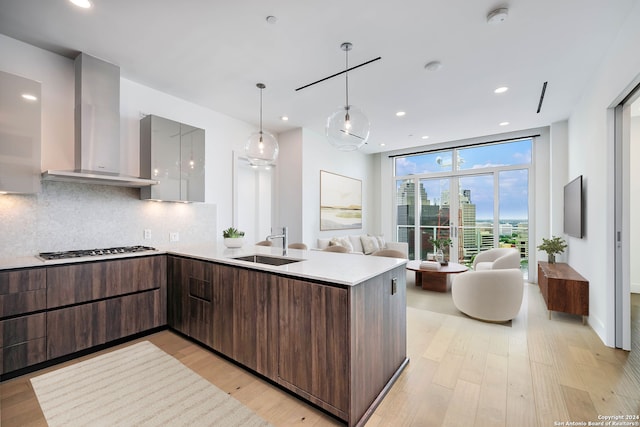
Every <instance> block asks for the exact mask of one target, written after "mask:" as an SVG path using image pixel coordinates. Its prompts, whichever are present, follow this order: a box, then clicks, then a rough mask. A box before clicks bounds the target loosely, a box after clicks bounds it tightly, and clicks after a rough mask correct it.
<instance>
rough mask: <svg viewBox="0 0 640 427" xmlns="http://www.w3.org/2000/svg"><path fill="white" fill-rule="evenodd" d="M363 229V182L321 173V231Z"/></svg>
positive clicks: (329, 173)
mask: <svg viewBox="0 0 640 427" xmlns="http://www.w3.org/2000/svg"><path fill="white" fill-rule="evenodd" d="M349 228H362V181H360V180H359V179H355V178H349V177H346V176H342V175H338V174H334V173H331V172H327V171H322V170H321V171H320V230H341V229H349Z"/></svg>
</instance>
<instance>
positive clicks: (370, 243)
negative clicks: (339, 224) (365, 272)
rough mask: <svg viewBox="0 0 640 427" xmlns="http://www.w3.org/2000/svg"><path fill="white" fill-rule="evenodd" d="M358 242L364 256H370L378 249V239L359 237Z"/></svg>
mask: <svg viewBox="0 0 640 427" xmlns="http://www.w3.org/2000/svg"><path fill="white" fill-rule="evenodd" d="M360 241H361V242H362V249H363V250H364V253H365V254H366V255H369V254H372V253H374V252H375V251H377V250H378V249H380V246H379V245H378V239H376V238H375V237H371V236H360Z"/></svg>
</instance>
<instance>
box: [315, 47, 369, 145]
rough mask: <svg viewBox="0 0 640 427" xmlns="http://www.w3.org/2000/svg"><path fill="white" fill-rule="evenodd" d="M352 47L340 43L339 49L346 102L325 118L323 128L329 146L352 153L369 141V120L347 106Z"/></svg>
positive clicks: (353, 107) (350, 106)
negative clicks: (342, 61)
mask: <svg viewBox="0 0 640 427" xmlns="http://www.w3.org/2000/svg"><path fill="white" fill-rule="evenodd" d="M352 48H353V45H352V44H351V43H349V42H345V43H342V44H341V45H340V49H342V50H344V52H345V59H346V66H345V73H344V75H345V92H346V102H345V104H344V106H341V107H339V108H338V110H337V111H336V112H334V113H333V114H332V115H330V116H329V117H328V118H327V126H326V128H325V131H326V135H327V138H328V139H329V142H330V143H331V145H333V146H334V147H336V148H337V149H338V150H341V151H353V150H357V149H359V148H361V147H362V146H363V145H364V144H365V143H366V142H367V139H369V119H367V116H365V115H364V113H363V112H362V111H360V110H359V109H358V108H357V107H355V106H353V105H350V104H349V51H350V50H351V49H352Z"/></svg>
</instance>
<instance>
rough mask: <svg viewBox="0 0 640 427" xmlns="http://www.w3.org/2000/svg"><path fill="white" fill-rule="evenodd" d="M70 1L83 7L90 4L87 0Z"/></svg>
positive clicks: (88, 6) (87, 7)
mask: <svg viewBox="0 0 640 427" xmlns="http://www.w3.org/2000/svg"><path fill="white" fill-rule="evenodd" d="M69 1H70V2H71V3H73V4H75V5H76V6H78V7H81V8H83V9H90V8H91V6H92V4H91V2H90V1H89V0H69Z"/></svg>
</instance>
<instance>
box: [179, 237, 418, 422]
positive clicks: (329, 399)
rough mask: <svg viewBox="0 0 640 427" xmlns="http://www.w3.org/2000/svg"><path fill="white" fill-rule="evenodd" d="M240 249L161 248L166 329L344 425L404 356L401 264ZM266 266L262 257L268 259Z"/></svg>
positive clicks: (378, 394) (378, 393) (376, 398)
mask: <svg viewBox="0 0 640 427" xmlns="http://www.w3.org/2000/svg"><path fill="white" fill-rule="evenodd" d="M288 252H289V253H288V255H287V256H286V258H291V259H296V260H300V261H298V262H293V263H290V264H286V265H270V264H264V263H258V262H251V261H243V260H237V259H235V258H238V257H245V256H250V255H256V254H257V255H260V256H266V257H273V258H276V261H278V258H282V257H283V256H282V249H279V248H273V247H271V248H269V247H258V246H246V247H244V248H240V249H227V248H224V247H221V246H217V247H200V248H188V249H186V248H181V249H180V250H171V251H169V252H168V259H167V271H168V295H167V301H168V324H169V326H170V327H171V328H173V329H175V330H177V331H179V332H181V333H183V334H185V335H188V336H190V337H192V338H193V339H195V340H197V341H199V342H201V343H202V344H204V345H206V346H208V347H210V348H211V349H213V350H214V351H216V352H219V353H221V354H223V355H225V356H227V357H229V358H230V359H232V360H234V361H236V362H238V363H239V364H241V365H243V366H244V367H246V368H248V369H250V370H251V371H253V372H256V373H258V374H260V375H262V376H264V377H265V378H267V379H269V380H271V381H272V382H274V383H276V384H278V385H279V386H281V387H283V388H285V389H287V390H289V391H291V392H293V393H295V394H296V395H298V396H300V397H302V398H303V399H305V400H307V401H308V402H311V403H313V404H314V405H316V406H318V407H320V408H322V409H324V410H325V411H327V412H329V413H331V414H333V415H334V416H336V417H337V418H339V419H341V420H343V421H345V422H346V423H347V424H348V425H349V426H355V425H364V423H365V422H366V420H367V419H368V417H369V416H370V414H371V413H373V410H374V409H375V407H376V406H377V405H378V404H379V402H380V401H381V400H382V398H383V397H384V395H385V394H386V392H387V391H388V390H389V388H390V387H391V385H392V384H393V382H394V381H395V379H396V378H397V376H398V375H399V374H400V372H401V371H402V369H403V368H404V367H405V366H406V364H407V363H408V359H407V357H406V286H405V280H406V279H405V278H406V274H405V263H406V260H400V259H394V258H385V257H370V256H363V255H351V254H337V253H327V252H321V251H303V250H292V249H290V250H289V251H288ZM267 261H268V260H267Z"/></svg>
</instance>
